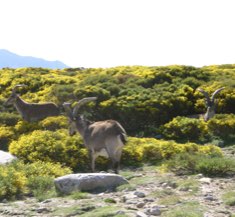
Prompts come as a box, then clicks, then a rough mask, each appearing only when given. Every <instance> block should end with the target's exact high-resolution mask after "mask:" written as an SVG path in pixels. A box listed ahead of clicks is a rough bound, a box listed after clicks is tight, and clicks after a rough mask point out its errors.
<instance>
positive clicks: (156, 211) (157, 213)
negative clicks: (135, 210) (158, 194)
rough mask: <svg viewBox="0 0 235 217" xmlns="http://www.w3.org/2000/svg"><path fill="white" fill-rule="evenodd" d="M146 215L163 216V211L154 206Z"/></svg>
mask: <svg viewBox="0 0 235 217" xmlns="http://www.w3.org/2000/svg"><path fill="white" fill-rule="evenodd" d="M145 213H146V214H147V215H153V216H160V215H161V210H160V207H159V206H153V207H151V208H148V209H147V210H146V211H145Z"/></svg>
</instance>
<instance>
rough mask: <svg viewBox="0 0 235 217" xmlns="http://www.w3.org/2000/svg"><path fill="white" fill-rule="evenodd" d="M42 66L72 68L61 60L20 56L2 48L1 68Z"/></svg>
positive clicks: (0, 51)
mask: <svg viewBox="0 0 235 217" xmlns="http://www.w3.org/2000/svg"><path fill="white" fill-rule="evenodd" d="M5 67H9V68H22V67H42V68H50V69H63V68H70V67H69V66H67V65H65V64H64V63H62V62H60V61H48V60H44V59H41V58H36V57H31V56H20V55H17V54H14V53H12V52H10V51H8V50H5V49H0V68H5Z"/></svg>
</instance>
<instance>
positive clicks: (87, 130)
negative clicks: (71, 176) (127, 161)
mask: <svg viewBox="0 0 235 217" xmlns="http://www.w3.org/2000/svg"><path fill="white" fill-rule="evenodd" d="M94 100H96V97H89V98H84V99H82V100H80V101H79V102H78V103H77V105H76V106H75V107H74V109H72V108H71V104H69V103H64V108H65V110H66V112H67V115H68V117H69V134H70V135H71V136H72V135H74V134H75V133H76V132H79V133H80V135H81V136H82V138H83V140H84V143H85V146H86V148H87V149H88V151H89V154H90V157H91V168H92V171H93V172H94V171H95V160H96V158H97V157H98V156H105V157H107V158H110V159H111V161H112V167H113V169H114V172H115V173H118V171H119V166H120V159H121V155H122V149H123V147H124V145H125V143H126V138H127V135H126V131H125V130H124V128H123V127H122V126H121V124H120V123H118V122H117V121H115V120H106V121H98V122H94V123H92V122H90V121H88V120H86V119H84V118H83V117H82V116H81V115H78V114H77V113H78V109H79V108H80V106H81V105H83V104H85V103H87V102H90V101H94Z"/></svg>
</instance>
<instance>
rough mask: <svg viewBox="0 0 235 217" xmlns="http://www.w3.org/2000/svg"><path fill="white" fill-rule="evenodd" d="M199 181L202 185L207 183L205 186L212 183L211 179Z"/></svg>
mask: <svg viewBox="0 0 235 217" xmlns="http://www.w3.org/2000/svg"><path fill="white" fill-rule="evenodd" d="M199 181H200V182H201V183H205V184H210V183H211V178H205V177H204V178H201V179H199Z"/></svg>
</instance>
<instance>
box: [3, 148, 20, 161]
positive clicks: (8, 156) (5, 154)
mask: <svg viewBox="0 0 235 217" xmlns="http://www.w3.org/2000/svg"><path fill="white" fill-rule="evenodd" d="M16 159H17V158H16V157H15V156H14V155H12V154H10V153H9V152H5V151H1V150H0V164H7V163H10V162H12V161H13V160H16Z"/></svg>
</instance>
